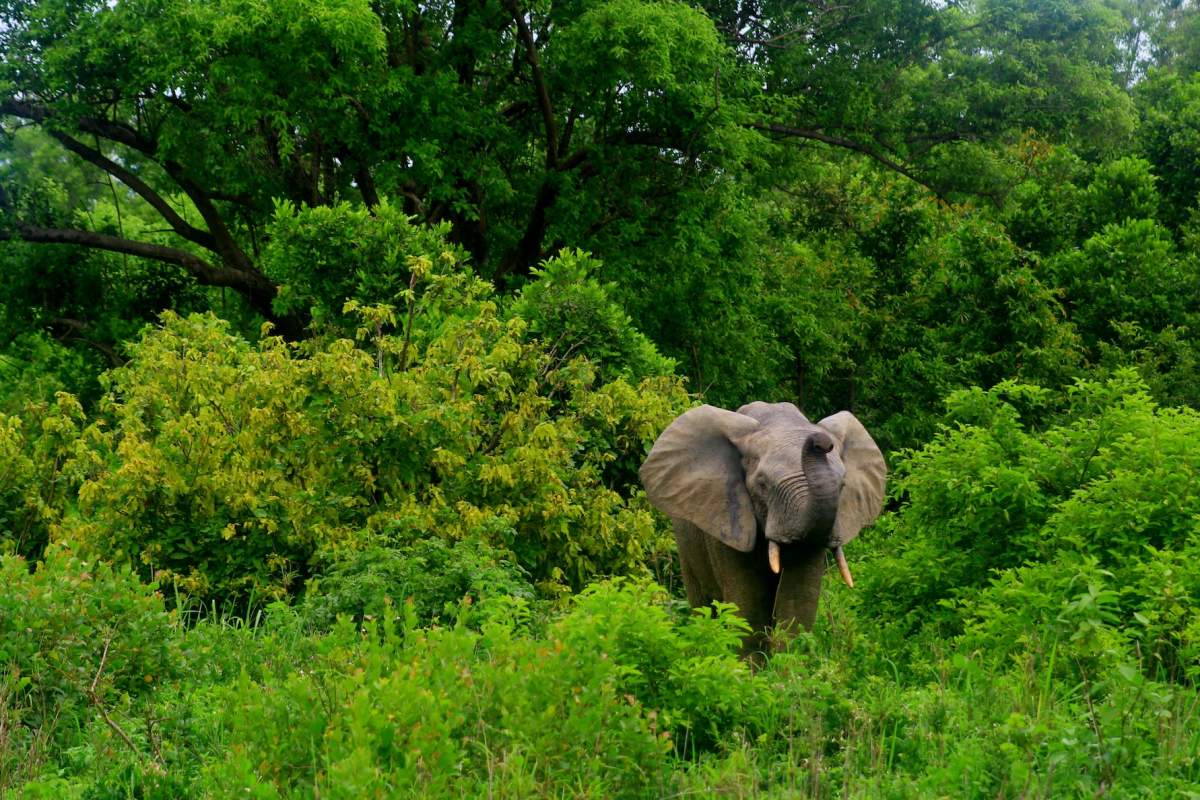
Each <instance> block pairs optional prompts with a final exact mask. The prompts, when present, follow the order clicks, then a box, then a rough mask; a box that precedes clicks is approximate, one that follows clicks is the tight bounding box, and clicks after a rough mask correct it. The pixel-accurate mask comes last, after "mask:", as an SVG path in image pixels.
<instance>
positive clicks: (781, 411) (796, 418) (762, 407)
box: [738, 400, 812, 427]
mask: <svg viewBox="0 0 1200 800" xmlns="http://www.w3.org/2000/svg"><path fill="white" fill-rule="evenodd" d="M738 413H739V414H745V415H746V416H748V417H753V418H754V419H756V420H758V423H759V425H765V426H770V427H775V426H788V425H796V426H808V427H812V423H811V422H809V421H808V417H806V416H804V414H802V413H801V412H800V409H798V408H796V406H794V405H792V404H791V403H764V402H762V401H761V400H756V401H755V402H753V403H747V404H746V405H744V406H742V407H741V408H739V409H738Z"/></svg>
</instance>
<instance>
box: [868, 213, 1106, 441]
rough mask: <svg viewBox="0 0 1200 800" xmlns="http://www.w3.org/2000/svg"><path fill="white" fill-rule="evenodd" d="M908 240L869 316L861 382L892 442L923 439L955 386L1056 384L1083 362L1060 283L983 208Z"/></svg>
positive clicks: (943, 220) (951, 216)
mask: <svg viewBox="0 0 1200 800" xmlns="http://www.w3.org/2000/svg"><path fill="white" fill-rule="evenodd" d="M934 220H935V222H936V223H939V224H938V225H937V227H935V228H934V229H933V231H932V235H929V236H926V237H924V238H922V239H919V240H917V241H916V242H910V243H908V252H907V253H905V254H904V256H903V261H902V262H901V264H900V265H898V266H899V268H900V271H901V275H902V276H903V277H904V278H905V279H906V285H902V286H900V287H897V289H895V290H894V291H893V293H892V294H891V296H890V297H888V298H887V300H886V304H885V305H884V308H883V309H881V312H880V313H878V314H877V315H875V316H874V319H873V320H872V322H873V323H874V324H873V326H872V330H871V335H872V347H871V348H870V350H868V351H867V353H865V354H864V355H863V357H862V360H863V361H866V364H865V370H864V371H865V372H866V375H865V376H864V377H865V378H866V380H865V381H864V383H865V384H866V385H868V386H873V385H878V386H881V387H883V386H886V387H887V389H886V391H885V392H880V393H878V394H876V393H874V392H872V396H870V397H869V398H868V399H867V400H866V403H865V405H866V409H868V413H867V414H866V415H865V416H867V417H868V418H870V419H873V420H877V421H878V422H879V423H882V424H879V425H877V428H878V435H880V436H881V437H882V438H883V439H884V441H885V442H887V443H888V444H889V445H893V444H900V443H904V442H914V441H923V440H924V438H925V437H927V436H928V435H929V434H930V433H931V432H932V428H933V426H934V425H935V423H936V420H937V415H936V414H935V413H934V412H933V409H934V408H935V407H936V404H937V403H938V402H939V401H940V399H941V398H942V397H944V396H945V395H946V394H948V393H950V392H952V391H953V390H955V389H958V388H960V387H965V386H971V385H983V386H990V385H993V384H995V383H997V382H999V381H1002V380H1004V379H1005V378H1007V377H1011V376H1019V377H1021V378H1024V379H1026V380H1029V381H1032V382H1038V383H1048V384H1051V385H1054V384H1056V383H1059V382H1062V381H1065V380H1066V379H1067V378H1068V376H1070V375H1072V374H1075V373H1076V372H1077V371H1078V369H1079V366H1080V362H1081V360H1082V359H1081V353H1080V347H1079V341H1078V338H1077V336H1076V335H1075V332H1074V330H1073V329H1072V328H1071V326H1069V325H1068V324H1067V323H1066V320H1065V319H1064V314H1063V308H1062V305H1061V300H1060V298H1059V295H1058V292H1056V291H1055V289H1054V288H1053V284H1050V283H1048V282H1047V281H1046V279H1045V276H1044V275H1042V274H1041V270H1039V269H1038V268H1037V265H1036V263H1035V262H1032V261H1031V259H1030V258H1029V257H1028V255H1027V254H1026V253H1024V252H1023V251H1021V250H1020V249H1019V248H1017V247H1016V246H1015V245H1014V244H1013V242H1012V241H1011V240H1010V239H1009V238H1008V236H1007V235H1006V234H1005V232H1004V230H1003V229H1002V228H1000V227H999V226H997V225H996V224H994V223H992V222H990V221H988V220H986V219H985V218H983V217H982V216H980V215H975V214H970V213H953V212H951V213H947V214H945V215H940V218H939V216H935V217H934Z"/></svg>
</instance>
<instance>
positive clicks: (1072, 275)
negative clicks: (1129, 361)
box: [1047, 219, 1197, 347]
mask: <svg viewBox="0 0 1200 800" xmlns="http://www.w3.org/2000/svg"><path fill="white" fill-rule="evenodd" d="M1047 268H1048V270H1049V271H1050V273H1051V274H1052V275H1053V276H1054V277H1055V279H1056V280H1057V281H1058V285H1060V286H1062V287H1063V288H1064V289H1065V290H1066V300H1067V304H1068V306H1069V308H1070V315H1071V320H1072V322H1074V323H1075V326H1076V327H1077V328H1078V329H1079V332H1080V334H1081V335H1082V336H1083V338H1084V341H1085V342H1086V343H1087V344H1088V345H1090V346H1092V347H1095V346H1096V343H1097V342H1099V341H1111V340H1112V339H1113V338H1114V327H1115V326H1116V325H1117V324H1119V323H1122V322H1125V323H1135V324H1137V325H1138V326H1140V327H1142V328H1144V329H1146V330H1148V331H1161V330H1163V329H1164V328H1166V327H1167V326H1169V325H1171V324H1172V323H1179V322H1183V321H1184V320H1185V319H1186V317H1185V314H1186V313H1187V312H1191V311H1194V310H1195V296H1196V290H1197V277H1196V276H1195V275H1194V274H1191V272H1190V270H1188V269H1186V268H1185V266H1184V264H1183V263H1182V262H1181V260H1180V258H1179V256H1178V255H1177V254H1176V252H1175V248H1174V245H1173V243H1172V240H1171V236H1170V234H1169V233H1168V231H1167V230H1166V229H1164V228H1163V227H1161V226H1160V225H1158V224H1157V223H1155V222H1154V221H1153V220H1151V219H1128V220H1126V221H1124V222H1120V223H1110V224H1108V225H1106V226H1105V227H1104V228H1102V229H1101V230H1100V232H1099V233H1097V234H1096V235H1095V236H1092V237H1091V238H1089V239H1088V240H1087V241H1085V242H1084V243H1083V247H1082V248H1080V249H1079V250H1074V251H1069V252H1064V253H1062V254H1060V255H1058V256H1057V257H1055V258H1054V259H1053V260H1052V261H1051V262H1050V263H1049V264H1048V265H1047Z"/></svg>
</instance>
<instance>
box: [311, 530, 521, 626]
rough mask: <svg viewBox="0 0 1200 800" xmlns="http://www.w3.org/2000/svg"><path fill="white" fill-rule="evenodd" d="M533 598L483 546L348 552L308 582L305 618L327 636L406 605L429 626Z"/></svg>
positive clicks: (419, 544) (434, 543) (436, 543)
mask: <svg viewBox="0 0 1200 800" xmlns="http://www.w3.org/2000/svg"><path fill="white" fill-rule="evenodd" d="M533 595H534V593H533V587H532V586H531V585H530V584H529V582H528V580H527V579H526V576H525V575H524V573H523V571H522V570H521V569H520V568H519V567H517V566H516V565H515V564H512V563H511V562H510V561H509V560H508V559H507V558H506V557H505V556H504V555H503V554H502V553H499V552H497V551H496V550H495V549H493V548H492V547H490V546H489V545H487V544H486V543H485V542H483V541H480V540H477V539H465V540H462V541H458V542H446V541H444V540H441V539H421V540H418V541H415V542H413V543H412V544H409V545H406V546H404V547H397V548H391V547H383V546H376V547H367V548H365V549H363V550H358V551H354V552H351V553H347V554H346V555H344V556H343V557H342V558H341V559H340V560H338V561H336V562H334V563H333V564H330V565H328V566H326V567H325V568H324V569H322V570H321V577H320V578H318V579H314V580H313V581H311V582H310V583H309V585H308V587H307V592H306V594H305V597H304V601H303V604H302V605H301V607H300V611H301V614H302V615H303V616H304V617H305V619H306V620H307V621H308V624H309V625H311V626H313V627H315V628H318V629H328V628H329V627H331V626H332V625H333V623H334V622H335V620H336V619H337V617H338V616H340V615H347V616H350V617H352V618H353V619H354V620H355V621H357V622H362V621H363V620H364V619H367V618H373V619H383V618H384V617H385V616H386V615H387V614H389V613H392V612H391V608H392V606H393V605H396V606H399V605H403V604H408V605H409V606H410V607H411V610H412V613H413V614H414V615H415V617H416V619H417V620H418V621H419V622H420V623H421V624H428V623H429V622H431V621H433V620H434V619H437V618H438V617H443V618H447V619H452V618H454V616H455V615H456V614H457V613H459V611H460V603H462V602H464V601H465V602H467V603H471V604H474V605H475V607H476V608H478V607H479V604H480V601H483V602H484V603H485V604H486V603H487V601H489V600H494V599H500V598H511V597H516V598H521V599H523V600H531V599H532V598H533Z"/></svg>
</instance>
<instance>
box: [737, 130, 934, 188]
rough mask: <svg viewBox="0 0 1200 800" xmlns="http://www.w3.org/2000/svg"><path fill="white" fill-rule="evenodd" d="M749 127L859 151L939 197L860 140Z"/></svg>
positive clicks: (910, 172)
mask: <svg viewBox="0 0 1200 800" xmlns="http://www.w3.org/2000/svg"><path fill="white" fill-rule="evenodd" d="M749 127H750V128H753V129H754V130H758V131H766V132H768V133H775V134H779V135H781V136H790V137H793V138H797V139H809V140H811V141H814V142H823V143H825V144H828V145H833V146H834V147H841V148H843V149H845V150H853V151H854V152H856V153H861V154H863V155H865V156H867V157H868V158H870V159H872V160H874V161H876V162H877V163H879V164H882V165H883V166H885V167H887V168H888V169H890V170H892V171H893V172H896V173H899V174H900V175H903V176H904V177H906V178H908V179H909V180H910V181H912V182H913V183H916V184H919V185H921V186H924V187H925V188H926V189H928V190H929V191H931V192H933V193H934V194H935V195H937V196H938V197H941V192H940V191H939V190H938V189H937V187H935V186H933V185H931V184H930V183H929V182H928V181H927V180H925V179H924V178H922V177H920V176H919V175H917V174H916V173H915V172H913V171H912V169H911V168H909V167H907V166H905V165H903V164H901V163H899V162H897V161H894V160H893V159H891V158H888V157H887V156H886V155H884V154H883V153H880V152H879V151H878V150H875V149H874V148H871V147H868V146H867V145H865V144H862V143H861V142H856V141H854V140H853V139H845V138H843V137H841V136H832V135H830V134H827V133H824V132H823V131H819V130H813V129H810V128H795V127H792V126H791V125H781V124H779V123H766V124H764V123H758V122H755V123H751V124H750V125H749Z"/></svg>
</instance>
